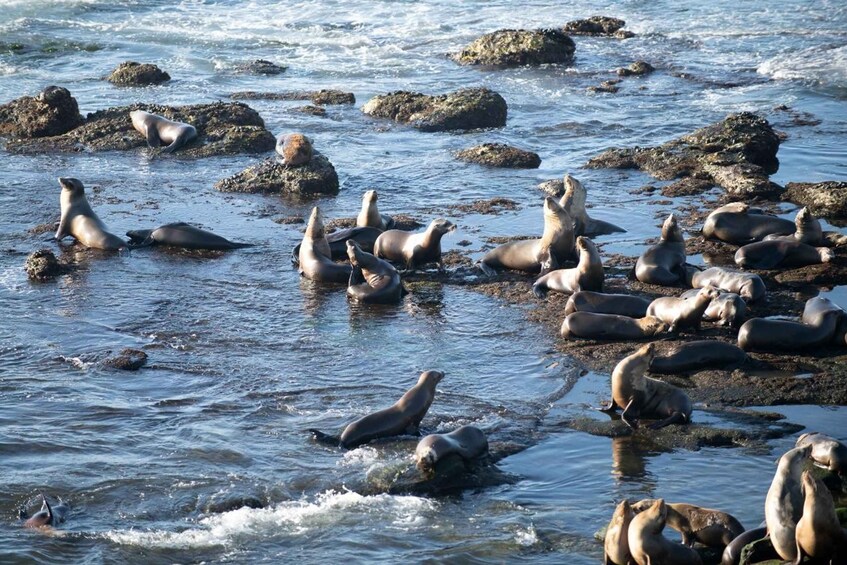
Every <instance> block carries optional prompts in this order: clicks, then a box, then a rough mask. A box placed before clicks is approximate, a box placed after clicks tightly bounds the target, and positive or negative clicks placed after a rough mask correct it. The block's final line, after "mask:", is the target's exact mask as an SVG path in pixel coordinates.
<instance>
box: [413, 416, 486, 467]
mask: <svg viewBox="0 0 847 565" xmlns="http://www.w3.org/2000/svg"><path fill="white" fill-rule="evenodd" d="M486 453H488V439H487V438H486V437H485V433H483V431H482V430H480V429H479V428H476V427H474V426H462V427H461V428H459V429H457V430H453V431H452V432H450V433H449V434H430V435H428V436H426V437H424V438H423V439H422V440H421V441H419V442H418V446H417V447H416V448H415V464H416V465H417V466H418V468H419V469H420V470H421V471H423V472H425V473H433V472H435V468H436V466H437V465H438V462H439V461H441V460H443V459H444V458H445V457H447V456H450V455H457V456H459V457H461V458H462V460H464V461H465V462H466V463H467V462H471V461H473V460H474V459H478V458H480V457H482V456H483V455H485V454H486Z"/></svg>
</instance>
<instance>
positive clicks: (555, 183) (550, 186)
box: [536, 179, 565, 198]
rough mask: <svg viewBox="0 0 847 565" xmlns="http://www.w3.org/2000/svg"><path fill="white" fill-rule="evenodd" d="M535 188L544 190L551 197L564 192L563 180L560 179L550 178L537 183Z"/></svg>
mask: <svg viewBox="0 0 847 565" xmlns="http://www.w3.org/2000/svg"><path fill="white" fill-rule="evenodd" d="M536 188H537V189H538V190H541V191H543V192H546V193H547V194H549V195H550V196H552V197H553V198H561V197H562V196H563V195H564V194H565V181H563V180H562V179H550V180H546V181H544V182H542V183H539V184H538V185H537V186H536Z"/></svg>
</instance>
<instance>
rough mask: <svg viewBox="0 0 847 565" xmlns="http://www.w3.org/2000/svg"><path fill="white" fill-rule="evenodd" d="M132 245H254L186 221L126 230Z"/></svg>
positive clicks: (225, 246) (232, 246)
mask: <svg viewBox="0 0 847 565" xmlns="http://www.w3.org/2000/svg"><path fill="white" fill-rule="evenodd" d="M126 235H127V237H129V244H130V247H133V248H136V247H149V246H151V245H170V246H173V247H182V248H184V249H212V250H225V249H241V248H243V247H253V244H252V243H236V242H234V241H230V240H228V239H226V238H225V237H221V236H219V235H215V234H213V233H212V232H210V231H206V230H201V229H200V228H195V227H194V226H192V225H190V224H186V223H185V222H176V223H173V224H165V225H163V226H159V227H158V228H156V229H152V230H131V231H128V232H126Z"/></svg>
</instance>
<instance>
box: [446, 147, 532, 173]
mask: <svg viewBox="0 0 847 565" xmlns="http://www.w3.org/2000/svg"><path fill="white" fill-rule="evenodd" d="M456 158H457V159H459V160H460V161H467V162H469V163H477V164H479V165H487V166H489V167H502V168H508V169H537V168H538V167H539V166H540V165H541V157H539V156H538V154H537V153H533V152H532V151H524V150H523V149H518V148H517V147H512V146H511V145H506V144H503V143H483V144H482V145H477V146H476V147H471V148H469V149H464V150H462V151H459V152H458V153H456Z"/></svg>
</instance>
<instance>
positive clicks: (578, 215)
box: [559, 174, 626, 236]
mask: <svg viewBox="0 0 847 565" xmlns="http://www.w3.org/2000/svg"><path fill="white" fill-rule="evenodd" d="M587 199H588V191H587V190H585V186H583V184H582V183H581V182H579V181H578V180H576V179H575V178H574V177H572V176H571V175H569V174H566V175H565V194H563V195H562V199H561V200H560V201H559V205H560V206H561V207H562V208H564V209H565V210H566V211H567V213H568V214H570V216H571V218H573V224H574V235H575V236H580V235H585V236H592V235H606V234H610V233H617V232H626V230H625V229H623V228H620V227H618V226H616V225H615V224H610V223H609V222H604V221H603V220H594V219H592V218H589V217H588V212H587V211H586V210H585V202H586V200H587Z"/></svg>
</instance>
